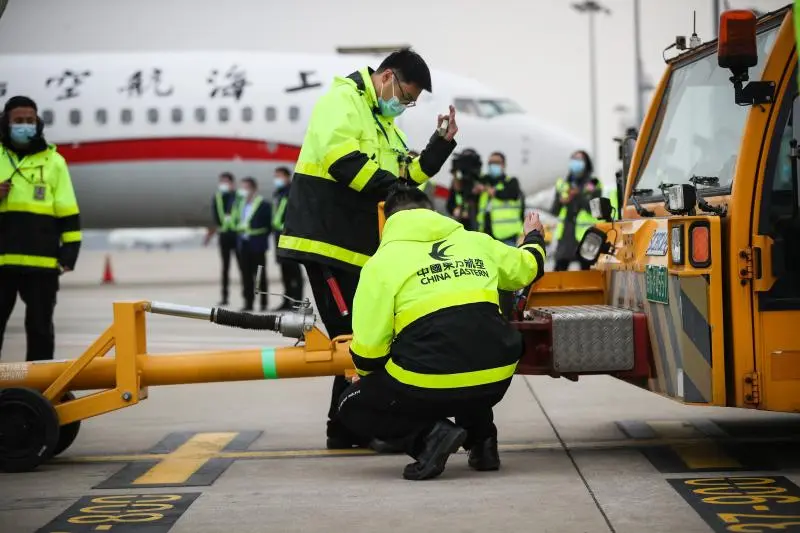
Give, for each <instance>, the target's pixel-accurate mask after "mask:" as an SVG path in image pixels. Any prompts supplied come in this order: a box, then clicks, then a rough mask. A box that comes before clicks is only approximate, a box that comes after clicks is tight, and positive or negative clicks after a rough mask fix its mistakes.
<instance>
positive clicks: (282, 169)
mask: <svg viewBox="0 0 800 533" xmlns="http://www.w3.org/2000/svg"><path fill="white" fill-rule="evenodd" d="M275 172H280V173H281V174H283V175H284V176H286V177H287V178H288V177H290V176H291V175H292V172H291V171H290V170H289V167H278V168H276V169H275Z"/></svg>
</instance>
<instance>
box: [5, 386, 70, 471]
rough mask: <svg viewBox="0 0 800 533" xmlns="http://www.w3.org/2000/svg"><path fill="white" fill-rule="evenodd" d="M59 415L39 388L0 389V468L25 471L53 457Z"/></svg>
mask: <svg viewBox="0 0 800 533" xmlns="http://www.w3.org/2000/svg"><path fill="white" fill-rule="evenodd" d="M59 433H60V427H59V424H58V414H57V413H56V410H55V408H54V407H53V404H51V403H50V401H49V400H48V399H47V398H45V397H44V396H43V395H42V394H41V393H40V392H39V391H36V390H33V389H27V388H9V389H0V470H2V471H3V472H28V471H30V470H33V469H35V468H36V467H37V466H39V465H40V464H42V463H43V462H45V461H47V460H48V459H50V458H51V457H52V456H53V452H54V451H55V449H56V446H57V445H58V441H59Z"/></svg>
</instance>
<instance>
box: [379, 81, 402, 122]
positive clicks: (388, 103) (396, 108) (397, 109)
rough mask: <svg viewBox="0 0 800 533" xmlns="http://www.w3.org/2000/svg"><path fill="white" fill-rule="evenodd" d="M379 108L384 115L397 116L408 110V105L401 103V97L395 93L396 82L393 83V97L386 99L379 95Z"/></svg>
mask: <svg viewBox="0 0 800 533" xmlns="http://www.w3.org/2000/svg"><path fill="white" fill-rule="evenodd" d="M381 93H383V86H381ZM378 109H379V110H380V113H381V115H383V116H384V117H396V116H398V115H400V114H402V113H403V111H405V110H406V106H405V105H403V104H401V103H400V99H399V98H398V97H397V96H395V94H394V83H392V97H391V98H389V99H388V100H384V99H383V98H381V97H380V96H379V97H378Z"/></svg>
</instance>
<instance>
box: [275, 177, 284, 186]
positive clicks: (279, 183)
mask: <svg viewBox="0 0 800 533" xmlns="http://www.w3.org/2000/svg"><path fill="white" fill-rule="evenodd" d="M285 186H286V183H285V182H284V181H283V178H275V188H276V189H283V188H284V187H285Z"/></svg>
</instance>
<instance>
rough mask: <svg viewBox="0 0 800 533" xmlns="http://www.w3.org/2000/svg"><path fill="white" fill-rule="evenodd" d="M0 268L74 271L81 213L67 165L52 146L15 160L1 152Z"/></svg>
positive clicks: (10, 153) (3, 149)
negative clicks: (6, 187)
mask: <svg viewBox="0 0 800 533" xmlns="http://www.w3.org/2000/svg"><path fill="white" fill-rule="evenodd" d="M7 180H11V185H12V186H11V190H10V192H9V194H8V196H6V198H4V199H2V200H0V267H22V268H32V269H54V270H55V269H58V268H59V266H62V267H67V268H70V269H73V268H75V262H76V261H77V259H78V251H79V249H80V244H81V226H80V216H79V215H80V211H79V209H78V202H77V200H76V199H75V191H74V190H73V188H72V180H71V179H70V175H69V170H68V168H67V163H66V161H64V158H63V157H62V156H61V155H60V154H59V153H58V152H57V151H56V147H55V146H53V145H50V146H48V148H46V149H45V150H42V151H41V152H37V153H35V154H31V155H28V156H25V157H23V158H22V159H21V160H20V158H19V157H18V156H17V155H16V154H15V153H14V152H13V151H12V150H10V149H8V148H6V147H5V146H0V182H4V181H7Z"/></svg>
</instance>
